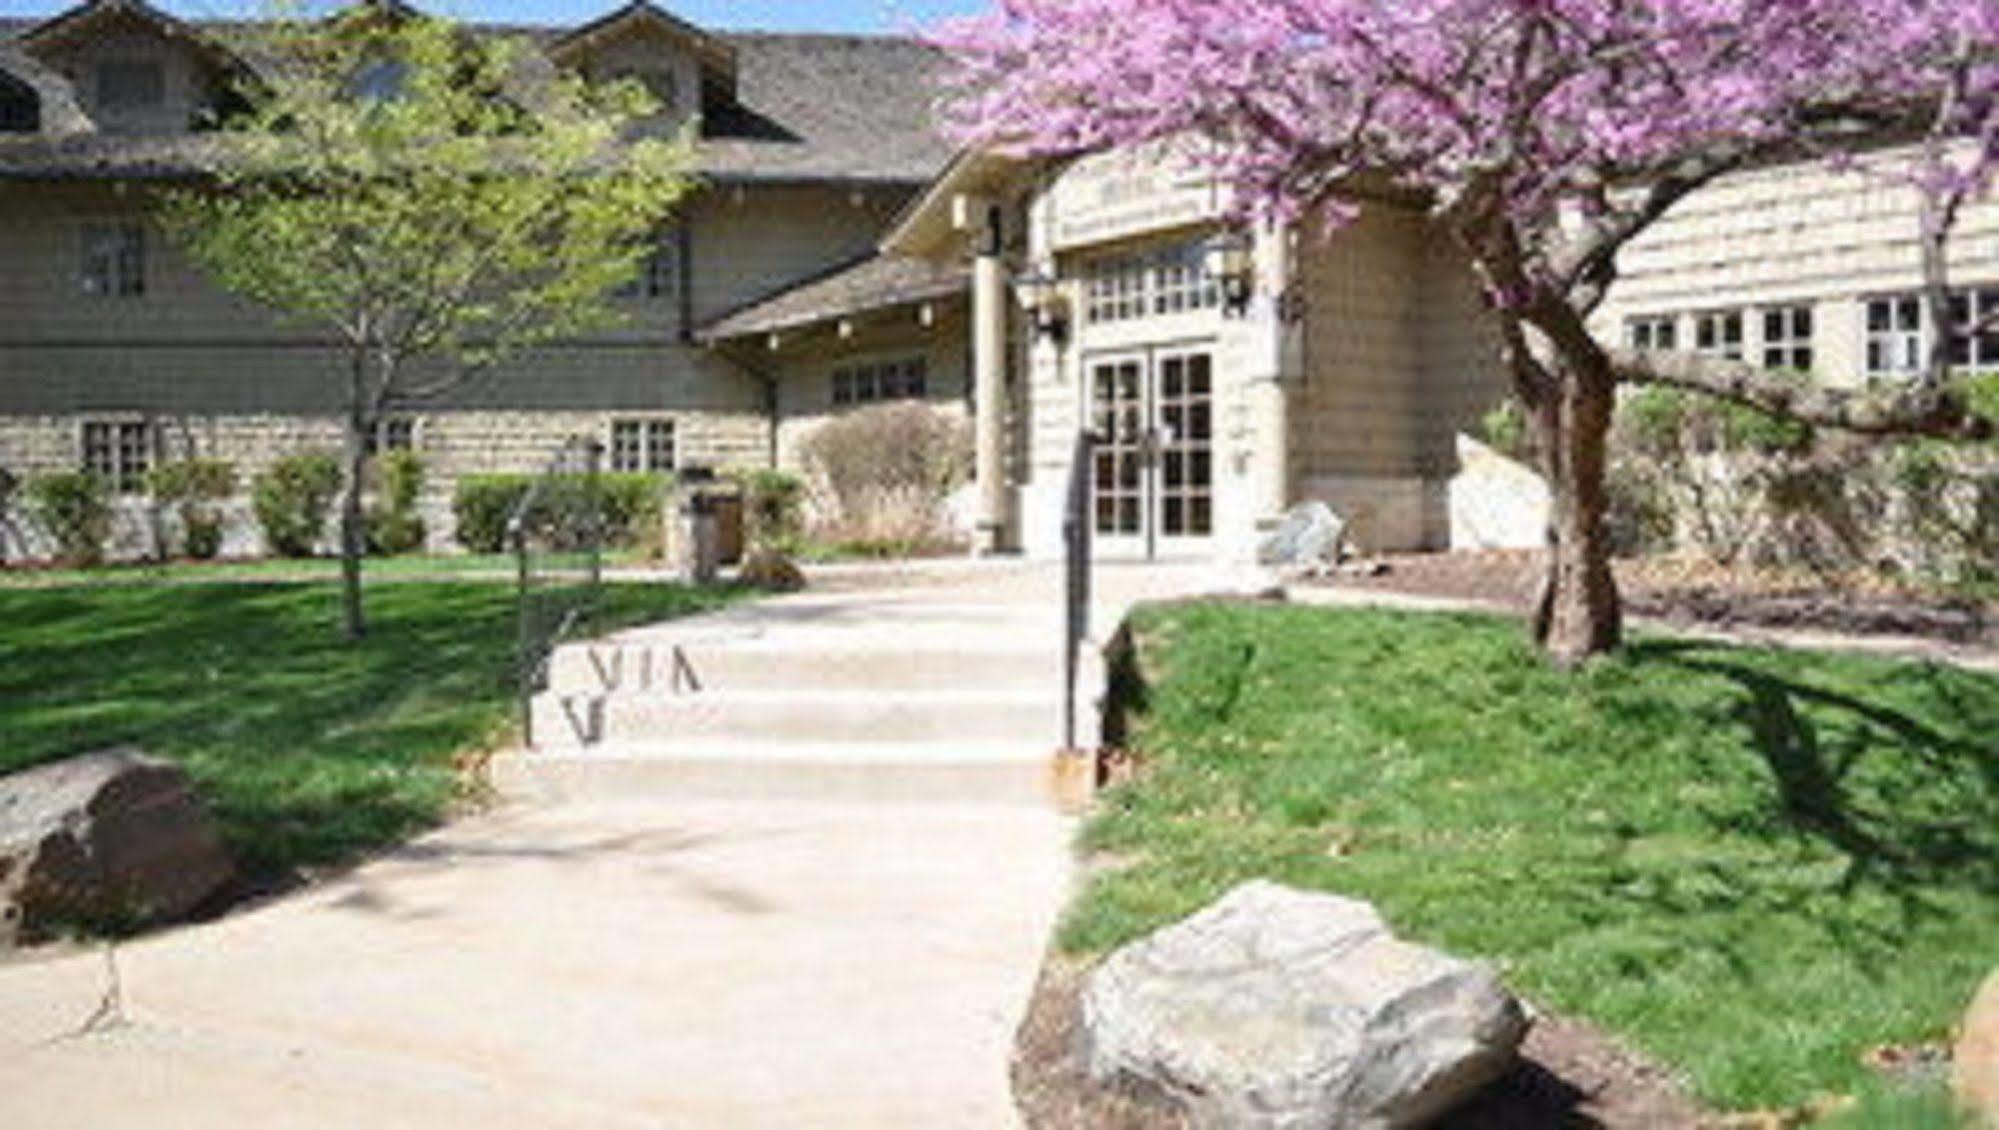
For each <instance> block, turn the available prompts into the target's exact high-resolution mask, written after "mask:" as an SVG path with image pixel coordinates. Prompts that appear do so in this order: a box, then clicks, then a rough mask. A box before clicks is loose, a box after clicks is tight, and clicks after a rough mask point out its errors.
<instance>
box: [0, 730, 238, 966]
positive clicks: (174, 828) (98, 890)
mask: <svg viewBox="0 0 1999 1130" xmlns="http://www.w3.org/2000/svg"><path fill="white" fill-rule="evenodd" d="M234 874H235V868H234V866H233V865H232V864H231V862H230V860H229V856H228V855H227V854H226V853H225V852H224V850H223V847H222V843H221V840H220V839H219V838H218V837H217V836H216V833H215V828H214V826H213V825H212V824H211V823H210V821H209V818H208V813H207V811H206V810H205V809H204V808H203V806H202V804H201V801H200V799H199V798H197V797H196V796H195V794H194V790H193V788H192V786H191V785H189V783H188V779H187V774H186V773H184V772H182V771H181V769H180V767H179V766H177V765H175V764H173V763H172V762H168V761H161V760H159V759H158V758H153V757H147V756H146V755H145V754H143V753H141V752H139V751H138V750H133V749H117V750H108V751H105V752H102V753H91V754H84V755H82V756H80V757H72V758H70V759H68V760H66V761H59V762H56V763H55V764H53V765H45V766H42V767H40V768H37V769H29V770H25V771H23V772H20V773H14V774H11V775H9V776H6V777H0V947H6V946H12V945H17V944H20V943H22V942H26V941H33V940H36V939H37V938H40V937H42V936H44V935H45V934H46V933H47V932H48V931H49V930H51V929H53V928H56V927H58V926H61V925H64V924H85V925H93V924H94V925H105V926H138V925H144V924H147V923H153V922H161V921H166V920H170V919H174V918H178V917H181V916H183V915H185V914H187V913H188V912H189V911H191V910H193V909H194V908H195V907H196V906H198V905H200V904H201V902H202V901H203V900H205V899H207V898H208V897H209V896H210V895H212V894H214V893H215V892H216V890H217V889H218V888H220V887H221V886H222V885H223V884H224V883H226V882H228V881H229V880H230V878H231V877H232V876H233V875H234Z"/></svg>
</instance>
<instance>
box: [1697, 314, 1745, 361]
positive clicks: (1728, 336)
mask: <svg viewBox="0 0 1999 1130" xmlns="http://www.w3.org/2000/svg"><path fill="white" fill-rule="evenodd" d="M1694 352H1696V353H1699V354H1700V355H1701V356H1703V357H1719V358H1721V359H1722V360H1725V361H1740V360H1742V311H1740V310H1714V311H1710V312H1709V313H1706V314H1696V315H1694Z"/></svg>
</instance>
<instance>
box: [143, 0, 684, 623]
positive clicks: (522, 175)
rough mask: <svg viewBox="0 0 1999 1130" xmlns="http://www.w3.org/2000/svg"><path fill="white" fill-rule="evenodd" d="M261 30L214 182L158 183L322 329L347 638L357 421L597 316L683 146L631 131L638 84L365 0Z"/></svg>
mask: <svg viewBox="0 0 1999 1130" xmlns="http://www.w3.org/2000/svg"><path fill="white" fill-rule="evenodd" d="M274 28H275V30H274V31H273V32H272V33H271V42H270V43H269V45H268V46H267V47H266V48H265V49H264V50H263V52H262V55H263V57H264V60H265V65H263V66H262V67H260V71H261V72H262V75H263V77H262V79H261V80H260V81H259V82H258V83H257V84H256V85H254V86H253V87H252V88H251V89H249V90H246V91H245V92H244V93H245V97H246V99H247V101H248V102H249V107H250V108H249V110H248V112H247V113H246V114H245V115H243V116H242V118H241V119H240V120H238V121H236V122H234V123H232V124H231V125H230V126H229V128H228V129H226V130H225V131H224V138H223V147H222V150H221V152H222V153H223V154H224V156H223V158H222V159H220V160H218V162H217V163H216V168H217V172H216V175H215V183H214V184H213V185H211V186H207V187H206V188H204V189H202V190H199V191H188V192H183V193H180V194H177V195H175V196H174V197H173V198H172V199H171V201H170V202H169V207H168V214H169V223H170V227H171V228H172V230H174V231H175V232H176V233H177V234H178V236H179V237H180V239H181V241H182V242H183V243H184V244H185V245H186V247H187V249H188V251H189V252H190V254H191V256H192V258H193V259H194V260H195V262H196V263H198V264H199V265H200V266H201V267H202V268H203V269H205V270H206V272H207V273H208V274H209V275H210V276H211V277H212V278H213V279H214V280H215V281H216V282H217V283H219V284H220V285H221V286H222V287H224V288H225V289H227V290H230V291H233V292H235V293H237V294H240V295H243V296H245V297H247V298H249V299H251V300H253V301H255V302H257V303H259V304H261V305H263V306H266V307H268V308H270V309H272V310H273V311H276V312H277V313H278V314H279V315H281V316H282V317H283V318H284V319H286V320H288V321H290V322H293V323H296V324H300V325H304V326H310V327H316V328H319V329H322V330H324V331H326V332H327V333H329V334H330V335H331V336H332V338H333V339H334V340H335V341H337V342H338V344H339V347H340V355H341V364H340V365H339V366H338V367H337V371H336V370H335V369H329V372H328V379H329V381H332V382H337V385H338V388H339V389H340V395H341V402H342V403H343V405H344V422H345V433H346V434H345V443H344V450H343V457H342V463H343V464H344V468H345V481H344V484H343V486H342V492H341V499H340V505H339V527H340V554H341V560H342V565H343V567H342V570H341V573H342V580H343V584H344V590H345V600H344V604H343V621H344V628H345V631H346V634H347V635H348V636H349V637H350V638H359V637H360V636H361V635H362V634H363V632H364V630H365V621H364V619H363V613H362V606H361V558H362V556H363V554H364V552H365V548H366V537H367V523H366V517H365V515H364V513H363V509H362V500H361V493H362V487H363V482H362V479H363V475H362V472H363V465H364V462H365V460H366V457H367V446H368V444H367V440H368V437H369V436H370V434H372V433H373V431H374V430H375V428H376V426H377V424H378V423H379V422H380V421H381V420H382V419H383V417H384V416H385V415H386V414H388V413H390V412H393V411H397V410H407V409H409V408H411V407H413V406H417V405H420V404H422V403H424V402H427V401H431V400H434V399H436V398H438V397H441V396H444V395H446V394H448V393H450V392H452V391H454V390H457V389H460V388H462V387H463V386H465V385H466V384H467V383H468V382H471V381H474V380H476V379H478V378H479V377H480V376H481V375H482V374H484V373H486V372H488V371H489V370H491V369H492V368H493V366H494V365H496V364H498V363H499V362H501V361H503V360H505V359H507V358H509V357H513V356H516V355H518V354H519V353H520V352H522V351H523V350H526V349H529V348H532V347H534V346H537V345H541V344H544V343H548V342H551V341H556V340H559V339H563V338H567V337H572V336H574V335H578V334H581V333H585V332H588V331H591V330H595V329H598V328H601V327H603V326H606V325H608V324H611V323H613V322H614V321H615V320H616V318H617V311H616V307H615V305H614V304H613V302H612V301H611V295H612V293H613V292H614V291H615V290H616V289H617V288H619V287H620V286H622V285H624V284H626V283H628V282H629V281H630V280H631V279H633V278H634V277H636V275H637V273H638V271H639V270H640V267H641V265H642V264H643V262H644V260H645V258H646V256H647V255H649V254H650V253H651V252H652V250H653V248H654V247H655V246H656V245H657V232H658V229H659V226H660V224H661V222H662V220H663V219H664V217H665V215H666V213H667V212H668V210H669V209H670V208H671V207H672V205H673V204H674V202H675V201H676V200H677V199H679V197H680V196H681V195H682V194H683V193H684V192H685V191H686V189H687V187H688V185H689V183H690V179H689V175H688V168H689V162H690V153H691V148H690V146H689V144H688V143H687V141H686V140H685V139H676V140H673V141H662V140H657V139H647V138H644V137H642V136H641V134H642V132H643V122H644V119H645V118H646V117H647V116H648V115H649V114H651V113H652V111H653V109H654V106H653V104H652V103H651V102H649V101H648V100H647V98H646V96H645V95H644V93H643V92H642V91H640V90H639V89H638V88H637V87H636V86H635V85H633V84H629V83H621V84H615V85H611V86H592V85H590V84H587V83H585V82H584V81H583V80H582V79H581V78H580V77H577V76H574V75H568V74H558V73H553V72H552V71H550V70H549V69H548V68H547V67H546V66H545V65H541V66H537V65H536V63H535V62H534V57H533V55H532V53H531V52H529V51H527V50H526V49H524V47H523V46H522V45H521V44H520V43H518V42H515V41H513V40H509V39H505V38H496V37H490V36H482V35H474V34H471V33H469V32H467V31H465V30H464V29H462V28H460V27H458V26H455V25H453V24H451V23H449V22H446V21H441V20H432V19H426V18H422V17H418V16H414V15H410V14H407V13H403V12H400V11H398V10H396V9H394V8H389V7H384V6H377V5H369V6H361V7H357V8H356V9H354V10H353V11H352V13H351V14H350V15H347V16H344V17H340V18H336V19H333V20H329V21H316V22H307V21H300V20H280V21H277V22H276V23H275V24H274Z"/></svg>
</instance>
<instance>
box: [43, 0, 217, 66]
mask: <svg viewBox="0 0 1999 1130" xmlns="http://www.w3.org/2000/svg"><path fill="white" fill-rule="evenodd" d="M115 20H136V21H138V22H139V23H142V24H146V25H149V26H151V27H152V28H154V29H155V30H157V31H158V32H159V33H160V34H161V35H162V36H165V37H166V38H168V39H173V40H178V41H179V42H181V43H184V44H186V45H187V46H189V47H192V48H194V49H195V50H196V51H198V52H200V53H201V54H203V55H206V56H207V57H208V58H209V59H210V60H211V61H212V62H214V63H215V64H216V65H217V66H220V67H222V68H224V69H233V70H247V67H246V66H245V64H244V62H243V60H242V59H241V58H239V57H238V56H237V55H236V54H235V53H234V52H233V51H231V50H229V49H228V48H227V47H226V46H224V45H223V43H222V42H221V41H220V40H218V39H217V38H216V37H214V36H212V35H209V34H207V33H206V32H204V31H203V30H202V29H201V28H199V27H197V26H196V25H194V24H191V23H188V22H187V21H185V20H182V19H180V18H179V17H177V16H174V15H171V14H170V13H167V12H164V11H161V10H160V9H158V8H156V7H154V6H153V5H151V4H149V3H147V2H146V0H83V2H82V3H80V4H78V5H77V6H76V7H74V8H70V9H68V10H67V11H63V12H59V13H57V14H56V15H53V16H50V17H49V18H48V19H46V20H43V21H41V22H40V23H37V24H31V25H29V26H28V27H27V28H26V29H24V30H22V31H21V32H20V33H19V34H18V35H17V36H16V37H15V39H14V43H15V45H16V46H18V47H19V48H20V49H21V50H22V51H24V52H26V53H28V54H30V55H40V54H41V53H43V52H45V51H47V50H49V49H51V48H53V47H57V46H59V45H61V44H64V43H69V42H73V41H75V40H78V39H84V38H87V37H88V36H90V35H91V34H92V33H94V32H95V31H96V30H97V29H98V28H100V27H102V26H103V25H105V24H107V23H110V22H112V21H115Z"/></svg>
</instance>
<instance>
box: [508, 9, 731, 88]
mask: <svg viewBox="0 0 1999 1130" xmlns="http://www.w3.org/2000/svg"><path fill="white" fill-rule="evenodd" d="M642 28H650V29H652V30H654V31H658V32H661V33H663V34H665V35H666V36H667V37H669V38H671V39H675V40H678V41H679V42H680V43H682V44H683V45H685V46H686V47H687V48H688V50H689V51H690V52H692V53H693V55H694V57H695V58H697V59H699V60H700V61H701V66H702V68H703V69H704V70H709V71H713V72H715V73H716V74H717V75H720V76H722V77H724V78H726V79H727V80H729V81H730V82H731V83H733V81H734V79H735V76H736V50H735V48H734V47H731V46H730V45H729V44H728V43H727V42H726V41H725V40H722V39H720V38H718V37H716V36H714V35H711V34H709V33H708V32H706V31H703V30H702V29H700V28H698V27H695V26H694V25H693V24H690V23H688V22H687V21H686V20H683V19H681V18H680V17H678V16H676V15H673V14H672V13H670V12H667V11H664V10H663V9H661V8H660V7H659V5H657V4H654V3H652V2H651V0H632V2H631V3H629V4H626V5H625V6H624V7H622V8H618V9H616V10H614V11H611V12H607V13H606V14H604V15H603V16H600V17H598V18H597V19H594V20H591V21H590V22H589V23H587V24H584V25H583V26H582V27H579V28H576V29H575V30H573V31H568V32H564V33H562V34H560V35H558V36H556V37H555V38H554V39H552V40H550V41H549V43H548V45H547V46H546V48H545V50H546V51H547V52H548V56H549V58H551V59H554V60H555V61H556V62H558V63H562V62H567V61H568V60H569V59H571V58H573V57H575V56H577V55H580V54H583V53H585V52H587V51H588V50H589V49H590V48H591V47H592V46H595V45H596V44H598V43H602V42H604V41H605V40H608V39H611V38H614V37H616V36H619V35H623V34H626V33H628V32H631V31H633V30H636V29H642Z"/></svg>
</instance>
